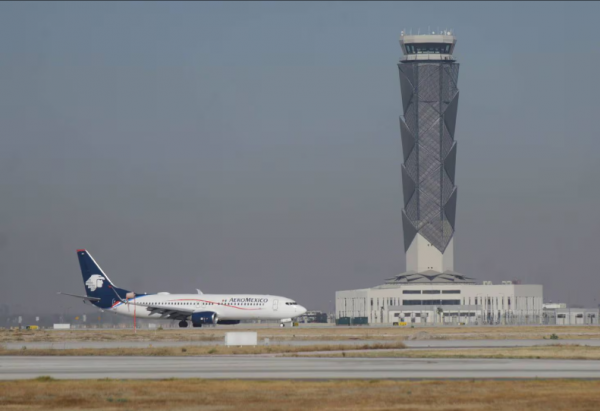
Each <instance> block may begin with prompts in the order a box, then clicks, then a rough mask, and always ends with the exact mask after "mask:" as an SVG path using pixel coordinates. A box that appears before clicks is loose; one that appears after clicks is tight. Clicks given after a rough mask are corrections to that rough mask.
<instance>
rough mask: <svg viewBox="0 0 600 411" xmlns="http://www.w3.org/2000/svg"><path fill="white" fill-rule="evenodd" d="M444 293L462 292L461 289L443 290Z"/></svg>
mask: <svg viewBox="0 0 600 411" xmlns="http://www.w3.org/2000/svg"><path fill="white" fill-rule="evenodd" d="M442 294H460V290H442Z"/></svg>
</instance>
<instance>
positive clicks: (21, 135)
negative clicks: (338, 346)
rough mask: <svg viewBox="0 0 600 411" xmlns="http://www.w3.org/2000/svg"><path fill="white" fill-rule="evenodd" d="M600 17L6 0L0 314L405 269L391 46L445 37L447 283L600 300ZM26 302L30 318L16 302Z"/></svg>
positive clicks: (470, 7) (528, 7)
mask: <svg viewBox="0 0 600 411" xmlns="http://www.w3.org/2000/svg"><path fill="white" fill-rule="evenodd" d="M599 15H600V4H599V3H593V2H586V3H576V2H568V3H566V2H565V3H560V2H548V3H543V2H533V3H521V2H519V3H508V2H502V3H492V2H481V3H476V2H465V3H453V2H440V3H422V2H419V3H404V2H398V3H396V2H382V3H376V2H369V3H366V2H365V3H360V2H348V3H344V2H331V3H328V2H305V3H294V2H264V3H251V2H243V3H242V2H240V3H234V2H224V3H208V2H198V3H193V2H182V3H173V2H168V3H167V2H164V3H157V2H149V3H143V2H133V3H122V2H102V3H92V2H79V3H75V2H65V3H33V2H24V3H8V2H2V3H0V127H1V133H2V135H1V138H0V145H1V147H0V156H1V158H0V188H1V189H2V194H1V205H0V210H1V212H0V303H5V304H10V305H11V306H12V307H13V309H14V310H15V311H16V310H19V311H20V310H25V309H26V306H31V309H32V310H35V311H36V312H39V311H40V310H43V311H53V310H58V309H60V308H61V306H62V307H63V308H65V307H78V308H80V307H84V306H83V305H81V304H80V303H79V302H78V301H76V300H71V299H69V298H68V297H62V296H57V295H56V294H55V293H56V291H66V292H73V293H83V292H84V287H83V283H82V279H81V274H80V271H79V265H78V262H77V258H76V253H75V250H76V249H77V248H87V249H89V250H90V251H91V253H92V254H93V256H94V257H95V258H96V260H97V261H98V262H99V264H100V265H101V266H102V268H103V269H104V270H105V272H106V273H107V274H108V275H109V276H110V277H111V279H112V280H113V281H115V282H116V283H117V284H118V285H119V286H121V287H124V288H134V289H135V290H136V291H140V292H143V291H147V292H158V291H170V292H195V288H201V289H202V290H203V291H205V292H232V293H233V292H240V293H271V294H279V295H285V296H289V297H292V298H295V299H296V300H297V301H299V302H300V303H301V304H303V305H306V306H307V307H308V308H309V309H327V310H332V301H333V299H334V292H335V291H336V290H343V289H354V288H362V287H369V286H375V285H379V284H381V283H382V282H383V281H384V280H385V279H386V278H388V277H391V276H393V275H395V274H398V273H401V272H402V271H404V269H405V262H404V248H403V240H402V238H403V237H402V220H401V209H402V204H403V203H402V186H401V177H400V165H401V162H402V148H401V141H400V133H399V123H398V116H399V114H400V111H401V97H400V85H399V78H398V69H397V66H396V64H397V62H398V59H399V57H400V55H401V51H400V46H399V44H398V39H399V35H400V31H401V30H402V29H410V28H412V30H413V32H416V31H417V29H419V28H420V29H421V31H424V30H427V28H428V27H430V28H431V30H438V28H440V29H441V28H452V29H454V31H455V33H456V35H457V37H458V43H457V46H456V53H455V56H456V57H457V58H458V60H459V62H460V63H461V68H460V76H459V88H460V92H461V97H460V104H459V109H458V121H457V129H456V136H457V141H458V160H457V161H458V163H457V185H458V190H459V191H458V193H459V194H458V210H457V227H456V228H457V229H456V240H455V253H456V255H455V262H456V265H455V268H456V270H457V271H459V272H461V273H464V274H466V275H469V276H473V277H475V278H477V279H479V280H492V281H494V282H499V281H501V280H508V279H521V280H522V281H523V282H526V283H536V284H543V285H544V292H545V299H546V300H547V301H549V300H554V301H558V300H560V301H564V302H570V303H582V304H586V305H596V304H598V303H599V302H600V296H599V293H600V275H599V269H598V259H599V258H600V257H599V255H600V236H599V234H598V233H600V179H599V176H598V170H599V166H600V155H599V150H600V139H599V134H598V131H597V130H598V124H599V122H598V119H599V116H600V80H599V79H600V77H599V76H598V67H600V30H599V29H598V25H597V19H598V16H599ZM24 300H25V301H24Z"/></svg>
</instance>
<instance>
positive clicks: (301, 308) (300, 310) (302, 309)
mask: <svg viewBox="0 0 600 411" xmlns="http://www.w3.org/2000/svg"><path fill="white" fill-rule="evenodd" d="M298 311H299V312H300V315H302V314H304V313H305V312H306V308H304V307H303V306H301V305H300V306H298Z"/></svg>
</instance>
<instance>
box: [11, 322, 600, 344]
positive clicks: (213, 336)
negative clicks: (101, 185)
mask: <svg viewBox="0 0 600 411" xmlns="http://www.w3.org/2000/svg"><path fill="white" fill-rule="evenodd" d="M229 331H256V332H257V333H258V338H259V339H263V338H270V339H271V341H291V340H295V341H303V340H304V341H306V340H311V341H319V340H337V341H339V340H350V339H360V340H403V339H407V338H412V337H413V336H415V335H416V334H417V333H420V332H425V333H427V334H428V338H431V339H468V340H482V339H485V340H489V339H492V340H502V339H542V338H544V337H546V338H548V337H549V336H550V335H551V334H556V335H557V336H559V337H560V338H561V339H600V327H598V326H523V327H488V326H482V327H418V328H406V327H397V326H396V327H368V326H365V327H344V326H339V327H303V326H300V327H293V328H273V327H271V326H269V327H265V328H259V327H248V326H240V327H235V328H201V329H180V330H179V329H174V330H163V331H150V330H138V332H137V333H135V334H134V333H133V330H56V331H54V330H51V331H45V330H40V331H24V330H21V331H9V330H3V329H0V343H3V342H65V341H190V342H194V341H223V338H224V336H225V333H226V332H229Z"/></svg>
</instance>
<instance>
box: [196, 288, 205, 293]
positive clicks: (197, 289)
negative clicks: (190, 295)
mask: <svg viewBox="0 0 600 411" xmlns="http://www.w3.org/2000/svg"><path fill="white" fill-rule="evenodd" d="M196 291H198V294H204V293H203V292H202V291H200V289H199V288H196Z"/></svg>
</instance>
